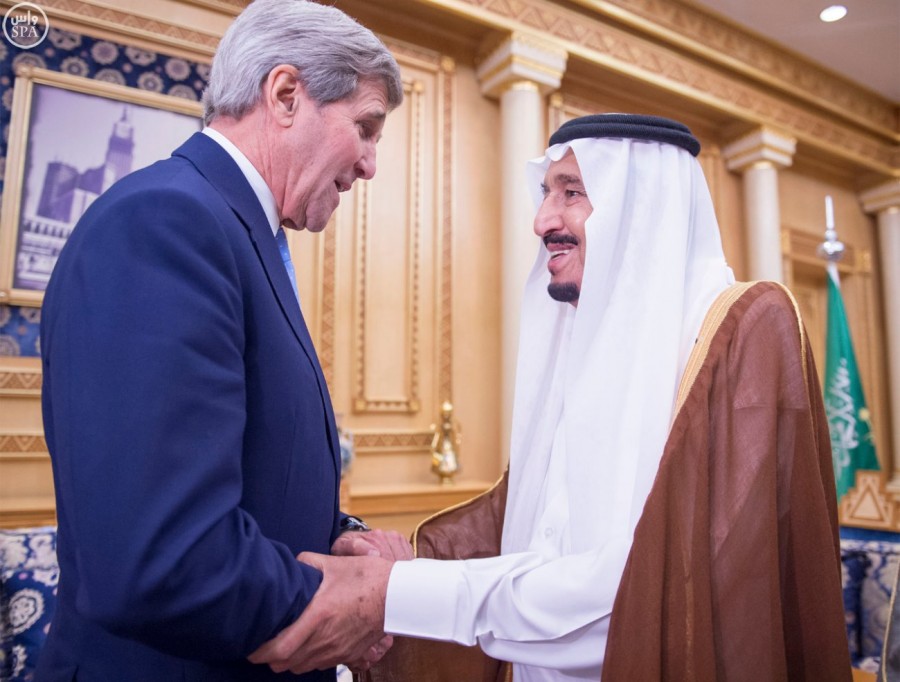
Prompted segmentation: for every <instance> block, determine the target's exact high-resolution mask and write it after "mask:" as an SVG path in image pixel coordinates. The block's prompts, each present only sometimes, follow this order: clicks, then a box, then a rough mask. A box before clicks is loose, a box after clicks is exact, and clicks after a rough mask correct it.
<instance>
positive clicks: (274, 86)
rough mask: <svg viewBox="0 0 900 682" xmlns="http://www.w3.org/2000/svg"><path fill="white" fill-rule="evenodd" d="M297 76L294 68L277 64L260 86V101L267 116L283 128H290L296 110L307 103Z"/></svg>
mask: <svg viewBox="0 0 900 682" xmlns="http://www.w3.org/2000/svg"><path fill="white" fill-rule="evenodd" d="M298 75H299V74H298V71H297V69H296V67H293V66H290V65H288V64H279V65H278V66H276V67H275V68H273V69H272V70H271V71H269V75H268V76H266V80H265V81H264V82H263V86H262V101H263V104H264V105H265V107H266V109H268V110H269V115H270V116H272V118H274V119H275V121H277V122H278V123H279V124H280V125H282V126H284V127H285V128H288V127H290V126H291V124H292V123H293V122H294V118H295V117H296V116H297V112H298V110H299V109H300V108H302V107H303V106H304V105H305V104H307V103H308V101H309V98H308V97H307V95H306V89H305V88H304V87H303V83H301V82H300V79H299V77H298Z"/></svg>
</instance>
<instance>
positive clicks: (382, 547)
mask: <svg viewBox="0 0 900 682" xmlns="http://www.w3.org/2000/svg"><path fill="white" fill-rule="evenodd" d="M331 553H332V555H334V556H380V557H381V558H382V559H391V560H393V561H405V560H407V559H412V558H413V550H412V545H411V544H409V541H408V540H407V539H406V538H405V537H403V536H402V535H400V533H398V532H397V531H395V530H377V529H376V530H370V531H347V532H346V533H341V534H340V535H338V538H337V540H335V541H334V544H333V545H331Z"/></svg>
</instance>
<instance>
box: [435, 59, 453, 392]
mask: <svg viewBox="0 0 900 682" xmlns="http://www.w3.org/2000/svg"><path fill="white" fill-rule="evenodd" d="M455 75H456V63H455V62H454V61H453V60H452V59H450V58H449V57H444V58H442V59H441V61H440V72H439V74H438V84H439V85H438V86H439V88H440V91H441V95H442V97H441V99H442V101H441V102H440V106H439V108H438V112H439V113H438V130H440V131H442V137H441V149H440V150H439V154H440V167H441V184H440V192H441V194H440V197H439V201H438V206H439V214H438V225H439V226H440V227H439V229H440V234H439V249H440V254H441V256H440V258H441V260H440V268H441V270H440V286H439V287H438V291H437V296H436V298H437V314H438V320H439V322H438V324H439V328H438V346H439V347H438V391H439V393H438V396H437V401H436V402H437V404H441V403H443V402H444V401H450V402H452V401H453V144H454V138H453V130H454V126H453V121H454V119H455V115H454V111H453V106H454V97H453V90H454V86H455V83H456V78H455Z"/></svg>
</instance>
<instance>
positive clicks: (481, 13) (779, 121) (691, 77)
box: [422, 0, 900, 176]
mask: <svg viewBox="0 0 900 682" xmlns="http://www.w3.org/2000/svg"><path fill="white" fill-rule="evenodd" d="M422 1H427V2H430V3H431V4H435V5H438V6H440V7H443V8H445V9H447V10H448V11H453V12H456V13H462V14H464V15H468V16H469V17H471V18H473V19H477V20H479V21H480V22H488V23H490V24H492V25H494V26H495V27H496V28H499V29H502V30H506V31H515V30H517V29H520V28H526V29H529V30H532V31H534V30H537V31H540V32H543V33H544V34H545V36H552V37H553V38H555V39H556V40H558V41H560V45H561V46H562V47H563V48H564V49H566V50H567V51H568V52H569V54H570V61H571V55H577V56H579V57H581V58H582V59H584V60H586V61H588V62H590V63H592V64H594V65H595V66H599V67H601V68H606V69H611V70H613V71H615V72H617V73H620V74H623V75H625V76H627V77H630V78H635V79H638V80H640V81H643V82H644V83H647V84H650V85H652V86H655V87H658V88H661V89H664V90H667V91H669V92H673V93H676V94H678V95H681V96H686V97H688V98H690V99H692V100H694V101H695V102H699V103H701V104H703V105H705V106H708V107H710V108H712V109H715V110H717V111H719V112H723V113H726V114H728V115H729V116H733V117H735V118H738V119H740V120H743V121H745V122H747V123H751V124H754V125H767V126H771V127H774V128H778V129H781V130H783V131H784V132H785V133H786V134H789V135H792V136H794V137H796V138H797V139H798V141H800V142H803V143H805V144H809V145H810V146H812V147H815V148H818V149H821V150H824V151H826V152H828V153H829V154H830V155H834V156H836V157H838V158H841V159H844V160H850V161H853V162H854V163H857V164H859V165H861V166H864V167H865V168H867V169H869V170H872V171H875V172H877V173H882V174H886V175H889V176H895V175H897V174H898V173H900V168H898V165H897V157H898V156H900V154H898V150H897V148H896V144H895V141H896V140H897V139H900V135H898V133H897V131H896V123H895V124H894V126H893V127H891V128H890V130H884V131H883V132H881V133H880V134H876V133H874V132H871V131H869V130H866V129H862V128H861V127H860V126H858V125H853V124H852V123H850V122H846V123H844V122H839V121H836V120H835V119H834V118H832V117H831V116H830V115H827V114H823V113H820V112H819V111H818V110H817V109H816V108H812V107H811V106H807V107H804V106H799V105H797V104H793V103H792V102H790V101H787V100H785V99H783V98H782V97H780V96H777V95H773V94H770V93H769V91H768V90H767V88H766V87H765V85H756V84H752V83H748V82H746V81H745V80H744V79H743V78H735V76H734V74H733V73H729V72H727V71H725V70H723V69H721V68H718V67H714V66H708V65H705V64H703V63H700V62H699V61H698V60H697V58H696V57H694V56H684V55H683V54H681V53H680V52H679V51H675V50H674V49H673V48H671V47H669V46H665V45H661V44H657V43H654V42H653V41H652V40H651V39H648V38H646V37H641V36H638V35H634V34H633V33H631V32H628V31H627V30H624V29H619V28H616V27H614V26H611V25H608V24H604V23H602V22H601V21H600V20H599V19H595V18H592V17H587V16H585V15H584V14H582V13H578V12H574V11H572V10H569V9H566V8H564V7H559V6H556V5H554V4H552V3H550V2H547V1H546V0H516V1H515V2H509V1H508V0H422ZM667 1H669V0H667ZM741 35H742V40H743V34H741ZM736 42H738V43H740V41H736ZM739 47H740V46H739V45H735V46H734V49H739ZM772 49H774V48H772ZM779 54H780V53H779ZM836 83H840V84H843V85H844V86H846V84H845V83H844V81H843V80H840V81H836ZM794 87H796V86H794ZM835 87H837V85H835ZM892 116H896V113H895V112H894V113H892Z"/></svg>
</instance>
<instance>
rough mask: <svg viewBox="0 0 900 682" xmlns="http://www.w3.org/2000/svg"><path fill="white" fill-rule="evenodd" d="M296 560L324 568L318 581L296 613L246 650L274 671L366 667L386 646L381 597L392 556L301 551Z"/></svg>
mask: <svg viewBox="0 0 900 682" xmlns="http://www.w3.org/2000/svg"><path fill="white" fill-rule="evenodd" d="M297 558H298V559H299V560H300V561H302V562H304V563H307V564H309V565H310V566H313V567H314V568H317V569H319V570H320V571H322V584H321V585H320V586H319V589H318V590H317V591H316V594H315V596H314V597H313V598H312V600H311V601H310V602H309V604H308V605H307V607H306V609H304V611H303V613H302V614H301V616H300V618H298V619H297V620H296V621H294V623H292V624H291V625H289V626H288V627H286V628H285V629H284V630H282V631H281V632H280V633H279V634H278V635H277V636H275V637H274V638H273V639H270V640H269V641H268V642H266V643H264V644H263V645H262V646H261V647H259V648H258V649H257V650H256V651H254V652H253V653H252V654H251V655H250V661H251V662H253V663H267V664H269V667H270V668H272V670H273V671H275V672H277V673H280V672H284V671H285V670H290V671H291V672H293V673H304V672H308V671H310V670H321V669H323V668H330V667H332V666H335V665H337V664H338V663H347V664H348V665H350V666H351V667H352V668H355V669H357V670H366V669H368V667H369V665H371V664H372V663H374V662H376V661H378V660H379V659H380V658H381V657H382V656H383V655H384V653H385V651H387V648H389V646H390V638H389V637H388V638H387V640H386V641H387V646H385V642H383V641H382V640H384V638H385V634H384V600H385V595H386V593H387V582H388V577H389V576H390V572H391V566H392V565H393V562H392V561H389V560H386V559H382V558H379V557H374V556H364V557H330V556H324V555H322V554H314V553H312V552H304V553H303V554H301V555H300V556H298V557H297Z"/></svg>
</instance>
